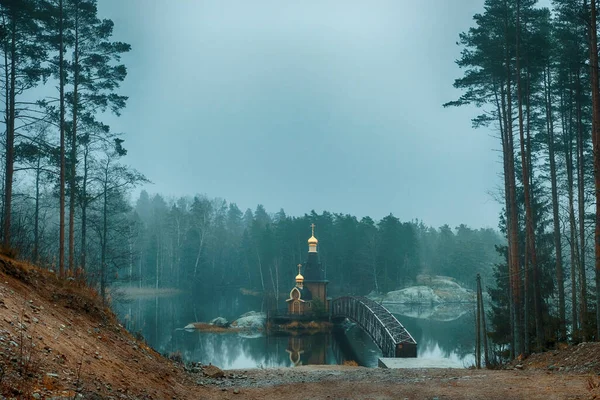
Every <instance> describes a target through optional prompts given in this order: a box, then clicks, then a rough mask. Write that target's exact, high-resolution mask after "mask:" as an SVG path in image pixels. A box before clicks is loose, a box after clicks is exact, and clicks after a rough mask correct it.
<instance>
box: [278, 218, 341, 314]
mask: <svg viewBox="0 0 600 400" xmlns="http://www.w3.org/2000/svg"><path fill="white" fill-rule="evenodd" d="M311 228H312V236H311V237H310V239H308V257H307V259H306V262H305V263H304V265H302V264H298V275H296V286H294V287H293V288H292V290H291V291H290V297H289V298H288V299H287V300H286V302H287V310H288V314H291V316H294V315H296V316H298V317H300V316H306V315H307V314H315V315H313V316H314V317H316V318H319V319H321V318H323V319H327V318H328V315H329V303H330V302H331V299H330V298H328V297H327V284H328V283H329V281H328V280H325V279H324V277H323V268H322V266H321V263H320V262H319V255H318V253H317V244H318V243H319V241H318V240H317V238H316V237H315V224H312V225H311ZM302 271H304V276H303V275H302ZM318 314H321V315H318Z"/></svg>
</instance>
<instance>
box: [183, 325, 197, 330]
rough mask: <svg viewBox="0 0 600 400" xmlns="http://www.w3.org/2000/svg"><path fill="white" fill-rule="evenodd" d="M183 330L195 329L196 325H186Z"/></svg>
mask: <svg viewBox="0 0 600 400" xmlns="http://www.w3.org/2000/svg"><path fill="white" fill-rule="evenodd" d="M183 329H188V330H192V329H196V325H194V324H187V325H186V326H184V327H183Z"/></svg>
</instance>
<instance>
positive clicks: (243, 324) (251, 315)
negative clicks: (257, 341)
mask: <svg viewBox="0 0 600 400" xmlns="http://www.w3.org/2000/svg"><path fill="white" fill-rule="evenodd" d="M266 322H267V314H265V313H262V312H256V311H250V312H247V313H246V314H244V315H242V316H241V317H239V318H238V319H237V320H235V321H233V322H232V323H231V326H234V327H236V328H247V329H263V328H264V327H265V324H266Z"/></svg>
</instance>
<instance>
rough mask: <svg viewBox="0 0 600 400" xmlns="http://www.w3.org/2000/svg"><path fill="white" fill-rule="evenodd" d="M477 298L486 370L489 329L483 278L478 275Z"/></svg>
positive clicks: (487, 364) (487, 365)
mask: <svg viewBox="0 0 600 400" xmlns="http://www.w3.org/2000/svg"><path fill="white" fill-rule="evenodd" d="M477 298H478V301H479V311H480V315H481V327H482V329H483V332H482V333H483V361H484V362H485V366H486V368H488V367H489V365H490V364H489V361H490V360H489V358H488V354H489V353H488V341H487V327H486V325H485V307H484V306H483V293H482V290H481V277H480V276H479V274H477Z"/></svg>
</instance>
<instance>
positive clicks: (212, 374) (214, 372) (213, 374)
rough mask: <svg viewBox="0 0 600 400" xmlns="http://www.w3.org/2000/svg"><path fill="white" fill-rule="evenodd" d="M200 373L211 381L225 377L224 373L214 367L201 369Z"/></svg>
mask: <svg viewBox="0 0 600 400" xmlns="http://www.w3.org/2000/svg"><path fill="white" fill-rule="evenodd" d="M202 372H204V375H206V376H208V377H209V378H213V379H216V378H223V377H224V376H225V372H223V370H222V369H221V368H219V367H215V366H214V365H207V366H206V367H204V368H203V369H202Z"/></svg>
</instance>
